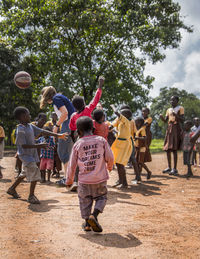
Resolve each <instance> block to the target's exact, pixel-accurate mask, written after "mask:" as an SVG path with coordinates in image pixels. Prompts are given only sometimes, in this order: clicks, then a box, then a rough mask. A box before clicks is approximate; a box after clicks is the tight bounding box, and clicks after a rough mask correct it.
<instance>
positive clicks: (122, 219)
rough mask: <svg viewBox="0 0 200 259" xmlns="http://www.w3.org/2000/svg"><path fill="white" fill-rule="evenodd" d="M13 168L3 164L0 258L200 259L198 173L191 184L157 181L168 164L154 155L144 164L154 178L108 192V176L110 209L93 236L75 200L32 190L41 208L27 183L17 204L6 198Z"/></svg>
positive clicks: (44, 188)
mask: <svg viewBox="0 0 200 259" xmlns="http://www.w3.org/2000/svg"><path fill="white" fill-rule="evenodd" d="M14 162H15V159H14V158H13V157H5V158H4V159H3V160H2V162H1V165H2V166H4V167H5V168H6V169H5V170H3V174H4V179H3V180H0V199H1V202H0V213H1V217H0V228H1V235H0V258H3V259H4V258H5V259H7V258H20V259H26V258H109V259H110V258H115V259H116V258H120V259H121V258H200V216H199V215H200V181H199V180H200V168H197V169H196V171H194V174H195V177H194V178H192V179H190V180H186V179H185V178H182V177H170V176H169V175H163V174H162V173H161V170H162V169H163V168H165V167H166V159H165V156H164V154H157V155H154V156H153V162H152V163H150V164H149V167H150V168H151V170H152V171H153V174H154V176H153V177H152V179H151V180H150V181H148V182H147V181H146V179H145V175H144V176H143V180H144V181H143V183H142V184H141V185H140V186H131V187H130V188H129V189H128V190H127V191H119V190H117V189H114V188H111V185H112V184H113V183H114V181H115V180H116V171H112V172H111V177H110V180H109V183H108V184H109V200H108V204H107V207H106V209H105V211H104V213H103V214H102V215H100V217H99V220H100V222H101V224H102V226H103V228H104V231H103V233H102V234H95V233H84V232H83V231H82V229H81V224H82V219H81V218H80V212H79V206H78V198H77V195H76V194H72V193H69V192H67V190H66V189H65V188H57V187H56V186H55V185H54V184H52V185H41V184H38V186H37V191H36V193H37V196H38V197H39V198H40V200H41V205H29V204H28V203H27V202H26V198H27V194H28V188H29V185H28V184H27V183H23V184H22V185H21V186H20V187H19V188H18V192H19V193H20V195H21V196H22V199H20V200H14V199H12V198H10V197H8V195H7V194H6V190H7V188H8V187H9V186H10V184H11V180H10V179H12V180H13V178H14V175H15V174H14V170H13V168H14ZM181 162H182V160H181V159H179V166H178V168H179V172H180V174H184V173H185V170H186V168H185V167H181ZM127 171H128V180H129V183H130V180H131V179H132V178H133V175H131V172H132V170H131V169H128V170H127Z"/></svg>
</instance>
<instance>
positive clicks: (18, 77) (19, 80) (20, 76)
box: [14, 71, 32, 89]
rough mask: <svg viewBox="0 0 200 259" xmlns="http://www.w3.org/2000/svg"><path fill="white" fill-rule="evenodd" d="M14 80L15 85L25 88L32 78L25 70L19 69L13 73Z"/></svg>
mask: <svg viewBox="0 0 200 259" xmlns="http://www.w3.org/2000/svg"><path fill="white" fill-rule="evenodd" d="M14 82H15V85H16V86H17V87H19V88H20V89H26V88H28V87H29V86H30V85H31V82H32V79H31V76H30V75H29V73H27V72H25V71H20V72H18V73H17V74H15V77H14Z"/></svg>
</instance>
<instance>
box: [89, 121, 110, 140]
mask: <svg viewBox="0 0 200 259" xmlns="http://www.w3.org/2000/svg"><path fill="white" fill-rule="evenodd" d="M93 124H94V128H95V129H94V135H97V136H101V137H104V138H105V139H106V140H107V139H108V132H109V126H108V125H107V124H106V123H105V122H103V123H101V124H100V123H98V122H96V121H93Z"/></svg>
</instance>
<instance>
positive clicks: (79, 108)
mask: <svg viewBox="0 0 200 259" xmlns="http://www.w3.org/2000/svg"><path fill="white" fill-rule="evenodd" d="M103 84H104V77H102V76H100V77H99V87H98V89H97V91H96V94H95V96H94V98H93V100H92V101H91V102H90V104H89V105H87V106H85V100H84V98H83V97H82V96H78V95H75V96H74V97H73V99H72V104H73V106H74V108H75V109H76V112H74V113H73V114H72V116H71V119H70V123H69V128H70V130H71V137H72V139H73V141H74V142H75V136H74V132H75V131H76V129H77V127H76V121H77V119H78V118H79V117H82V116H88V117H90V118H92V116H91V114H92V112H93V110H94V109H95V108H96V106H97V104H98V102H99V100H100V98H101V94H102V86H103ZM77 186H78V170H77V171H76V175H75V178H74V183H73V185H72V186H71V188H70V190H71V191H76V190H77Z"/></svg>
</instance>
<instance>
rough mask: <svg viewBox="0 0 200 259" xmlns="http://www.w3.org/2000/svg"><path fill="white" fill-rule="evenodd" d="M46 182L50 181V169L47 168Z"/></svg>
mask: <svg viewBox="0 0 200 259" xmlns="http://www.w3.org/2000/svg"><path fill="white" fill-rule="evenodd" d="M47 175H48V182H50V176H51V170H47Z"/></svg>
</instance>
